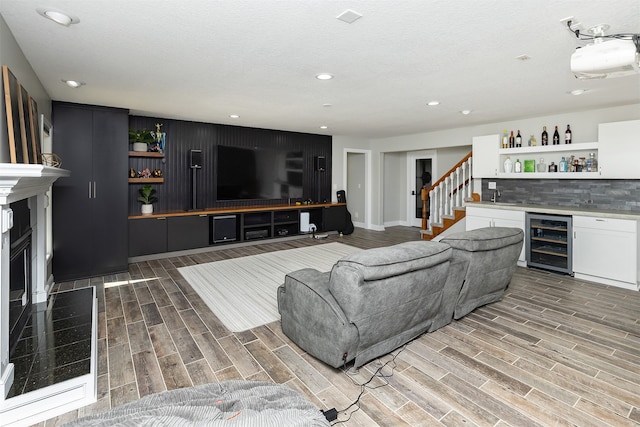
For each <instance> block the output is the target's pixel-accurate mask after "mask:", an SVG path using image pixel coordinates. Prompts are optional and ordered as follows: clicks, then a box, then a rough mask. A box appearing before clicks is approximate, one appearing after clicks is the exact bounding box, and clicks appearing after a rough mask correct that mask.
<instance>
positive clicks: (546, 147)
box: [498, 142, 598, 155]
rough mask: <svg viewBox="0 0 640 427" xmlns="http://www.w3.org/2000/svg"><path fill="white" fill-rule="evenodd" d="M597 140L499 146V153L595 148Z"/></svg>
mask: <svg viewBox="0 0 640 427" xmlns="http://www.w3.org/2000/svg"><path fill="white" fill-rule="evenodd" d="M597 149H598V143H597V142H583V143H579V144H559V145H536V146H535V147H529V146H527V147H518V148H500V149H499V150H498V153H499V154H504V155H512V154H546V153H556V152H561V151H564V152H567V151H584V150H597Z"/></svg>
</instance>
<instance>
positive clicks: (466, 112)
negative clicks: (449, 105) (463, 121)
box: [460, 110, 471, 116]
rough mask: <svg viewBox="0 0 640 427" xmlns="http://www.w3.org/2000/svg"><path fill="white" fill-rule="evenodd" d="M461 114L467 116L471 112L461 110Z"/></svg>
mask: <svg viewBox="0 0 640 427" xmlns="http://www.w3.org/2000/svg"><path fill="white" fill-rule="evenodd" d="M460 113H462V114H464V115H465V116H466V115H469V114H471V110H461V111H460Z"/></svg>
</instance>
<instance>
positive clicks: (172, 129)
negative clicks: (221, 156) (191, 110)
mask: <svg viewBox="0 0 640 427" xmlns="http://www.w3.org/2000/svg"><path fill="white" fill-rule="evenodd" d="M156 123H161V124H162V125H163V126H162V131H163V132H165V133H166V146H165V158H164V159H163V160H162V159H155V158H130V159H129V167H130V168H134V169H135V170H136V171H140V170H143V169H144V168H147V167H148V168H149V169H150V170H154V169H162V172H163V176H164V183H161V184H151V185H152V186H153V188H155V189H156V191H157V192H156V196H157V197H158V202H157V203H156V204H155V206H154V211H155V212H158V213H159V212H171V211H186V210H189V209H191V206H192V193H191V191H192V180H193V176H192V169H191V168H190V165H189V151H190V150H193V149H196V150H202V168H201V169H198V170H197V172H196V188H197V192H196V196H197V203H196V206H197V208H198V209H212V208H236V207H250V206H274V205H282V204H287V203H288V202H289V200H288V199H273V200H239V201H218V200H216V197H215V194H216V182H215V180H216V171H215V165H216V159H215V155H216V145H218V144H221V145H231V146H236V147H245V148H248V147H254V146H260V147H265V148H282V149H286V150H289V151H301V152H302V153H303V162H304V166H303V170H304V172H303V197H302V199H303V200H306V199H310V200H312V201H314V202H323V201H331V136H325V135H315V134H306V133H298V132H287V131H278V130H269V129H257V128H247V127H241V126H229V125H220V124H211V123H200V122H190V121H182V120H170V119H159V118H152V117H142V116H129V128H130V129H135V130H138V129H149V130H155V129H156ZM130 149H131V147H130ZM317 156H324V157H325V158H326V170H324V171H317V170H316V168H315V164H314V159H315V158H316V157H317ZM238 173H242V170H239V171H238ZM141 187H142V184H129V214H130V215H138V214H139V213H140V202H138V200H137V198H138V190H139V189H140V188H141ZM293 201H295V200H293ZM293 201H292V202H293Z"/></svg>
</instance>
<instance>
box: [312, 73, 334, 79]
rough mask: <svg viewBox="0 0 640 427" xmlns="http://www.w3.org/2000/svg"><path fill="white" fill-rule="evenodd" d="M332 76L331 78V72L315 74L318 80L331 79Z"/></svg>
mask: <svg viewBox="0 0 640 427" xmlns="http://www.w3.org/2000/svg"><path fill="white" fill-rule="evenodd" d="M332 78H333V74H329V73H320V74H316V79H318V80H331V79H332Z"/></svg>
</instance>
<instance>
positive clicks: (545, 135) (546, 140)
mask: <svg viewBox="0 0 640 427" xmlns="http://www.w3.org/2000/svg"><path fill="white" fill-rule="evenodd" d="M541 139H542V142H541V144H542V145H549V134H548V133H547V127H546V126H542V138H541Z"/></svg>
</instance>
